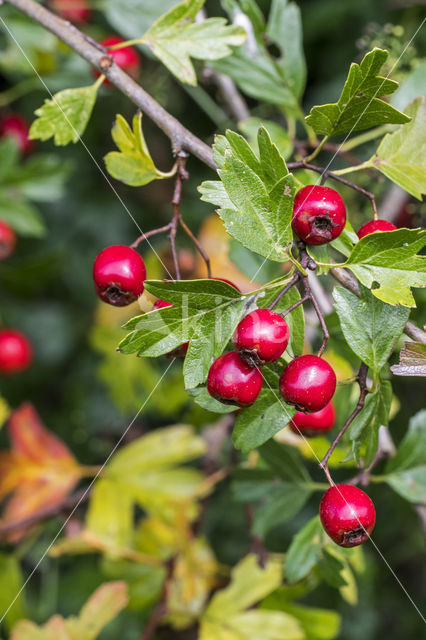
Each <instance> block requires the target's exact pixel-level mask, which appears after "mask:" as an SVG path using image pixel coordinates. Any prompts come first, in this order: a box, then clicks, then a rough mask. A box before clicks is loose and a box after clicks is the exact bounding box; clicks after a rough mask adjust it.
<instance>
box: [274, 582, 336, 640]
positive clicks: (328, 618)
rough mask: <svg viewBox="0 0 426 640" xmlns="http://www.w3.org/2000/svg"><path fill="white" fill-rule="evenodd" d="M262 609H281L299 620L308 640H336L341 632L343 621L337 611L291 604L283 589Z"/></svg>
mask: <svg viewBox="0 0 426 640" xmlns="http://www.w3.org/2000/svg"><path fill="white" fill-rule="evenodd" d="M262 608H267V609H270V608H271V609H279V610H280V611H285V613H289V614H290V615H292V616H294V617H295V618H297V619H298V620H299V622H300V624H301V625H302V628H303V631H304V632H305V634H306V638H307V639H308V640H334V638H336V637H337V636H338V634H339V631H340V622H341V619H340V615H339V614H338V613H337V612H336V611H331V610H329V609H315V608H313V607H306V606H304V605H301V604H294V603H293V602H289V601H288V599H287V598H286V597H285V589H283V588H282V587H281V588H280V589H277V590H276V591H275V592H274V593H273V594H271V595H270V596H268V598H267V601H266V602H264V603H262Z"/></svg>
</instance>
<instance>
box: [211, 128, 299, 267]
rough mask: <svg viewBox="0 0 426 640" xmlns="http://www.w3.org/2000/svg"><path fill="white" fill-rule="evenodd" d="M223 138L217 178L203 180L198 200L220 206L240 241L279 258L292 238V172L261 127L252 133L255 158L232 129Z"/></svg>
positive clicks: (223, 217)
mask: <svg viewBox="0 0 426 640" xmlns="http://www.w3.org/2000/svg"><path fill="white" fill-rule="evenodd" d="M227 141H228V149H227V150H226V151H225V160H224V162H223V168H222V169H219V176H220V178H221V182H208V183H207V184H206V183H203V184H202V185H201V186H200V187H199V190H200V192H201V194H202V198H201V199H202V200H204V201H206V202H211V203H212V204H215V205H217V206H219V207H220V209H219V211H218V213H219V215H220V217H221V218H222V220H223V221H224V223H225V226H226V230H227V231H228V233H229V234H230V235H231V236H232V237H234V238H236V240H238V241H239V242H240V243H241V244H242V245H243V246H245V247H247V248H248V249H250V250H251V251H254V252H255V253H259V254H260V255H262V256H264V257H265V258H268V259H269V260H274V261H276V262H284V261H285V260H287V252H286V247H287V245H289V244H290V243H291V241H292V230H291V215H292V209H293V199H294V193H295V185H294V179H293V176H292V175H291V174H289V173H288V170H287V167H286V165H285V161H284V158H282V156H281V155H280V153H279V151H278V149H277V147H276V146H275V145H274V144H272V142H271V139H270V137H269V134H268V132H267V131H266V129H265V128H264V127H261V128H260V129H259V133H258V145H259V158H257V156H256V155H255V154H254V153H253V151H252V149H251V148H250V146H249V144H248V143H247V142H246V141H245V140H244V138H242V137H241V136H239V135H237V134H236V133H234V132H232V131H228V133H227ZM216 144H217V143H216ZM216 144H215V146H216ZM219 144H220V145H221V147H222V145H223V141H222V139H220V142H219Z"/></svg>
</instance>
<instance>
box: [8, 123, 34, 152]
mask: <svg viewBox="0 0 426 640" xmlns="http://www.w3.org/2000/svg"><path fill="white" fill-rule="evenodd" d="M29 131H30V126H29V124H28V122H27V120H26V119H25V118H23V117H22V116H20V115H19V114H18V113H13V114H9V115H6V116H3V118H1V120H0V137H1V138H3V137H8V138H12V139H13V140H15V142H16V144H17V146H18V149H19V151H20V152H21V153H22V154H24V155H27V154H29V153H30V152H31V151H32V150H33V148H34V141H33V140H30V138H29V137H28V134H29Z"/></svg>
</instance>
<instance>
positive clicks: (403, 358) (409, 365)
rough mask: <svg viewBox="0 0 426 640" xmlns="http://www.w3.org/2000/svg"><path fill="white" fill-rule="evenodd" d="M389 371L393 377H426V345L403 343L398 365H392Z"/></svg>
mask: <svg viewBox="0 0 426 640" xmlns="http://www.w3.org/2000/svg"><path fill="white" fill-rule="evenodd" d="M390 370H391V371H392V373H393V374H394V375H395V376H423V377H424V376H426V345H424V344H421V343H420V342H404V347H403V348H402V349H401V352H400V354H399V364H394V365H393V366H392V367H391V368H390Z"/></svg>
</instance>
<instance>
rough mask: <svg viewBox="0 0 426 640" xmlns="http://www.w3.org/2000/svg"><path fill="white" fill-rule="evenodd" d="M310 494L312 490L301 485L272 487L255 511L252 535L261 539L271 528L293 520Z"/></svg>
mask: <svg viewBox="0 0 426 640" xmlns="http://www.w3.org/2000/svg"><path fill="white" fill-rule="evenodd" d="M311 493H312V489H309V488H308V487H307V486H306V485H305V486H304V485H302V484H300V485H298V484H291V483H280V484H279V485H276V486H274V487H273V488H272V489H271V491H270V492H269V494H268V496H267V497H266V499H265V501H264V502H263V503H262V504H261V505H260V507H258V508H257V509H256V511H255V517H254V522H253V533H254V534H255V535H259V536H261V537H263V536H265V534H266V533H267V532H268V531H269V530H270V529H272V528H273V527H276V526H278V525H281V524H283V523H284V522H288V520H291V519H292V518H294V516H295V515H296V514H297V513H298V512H299V511H300V509H302V507H303V506H304V505H305V504H306V502H307V500H308V498H309V496H310V495H311Z"/></svg>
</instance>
